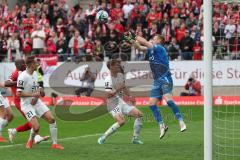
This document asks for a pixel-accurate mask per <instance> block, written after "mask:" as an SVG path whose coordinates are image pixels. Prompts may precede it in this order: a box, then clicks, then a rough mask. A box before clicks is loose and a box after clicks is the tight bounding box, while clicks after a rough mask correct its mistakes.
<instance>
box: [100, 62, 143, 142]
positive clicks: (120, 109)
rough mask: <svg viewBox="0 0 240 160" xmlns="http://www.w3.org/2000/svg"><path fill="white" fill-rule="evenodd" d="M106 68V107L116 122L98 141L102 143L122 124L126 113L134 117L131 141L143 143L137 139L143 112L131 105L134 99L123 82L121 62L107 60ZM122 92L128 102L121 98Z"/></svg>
mask: <svg viewBox="0 0 240 160" xmlns="http://www.w3.org/2000/svg"><path fill="white" fill-rule="evenodd" d="M108 68H109V70H110V75H109V76H108V77H106V79H105V91H106V93H107V94H106V95H107V108H108V111H109V113H110V114H111V115H112V116H113V119H114V120H115V121H116V122H115V123H114V124H113V125H112V126H111V127H110V128H109V129H108V130H107V131H106V132H105V133H104V134H103V135H102V136H101V137H100V138H99V139H98V143H99V144H103V143H104V142H105V140H106V139H107V138H108V137H109V136H110V135H111V134H113V133H114V132H115V131H117V129H118V128H120V127H121V126H123V125H124V124H125V119H124V115H127V116H131V117H135V118H136V119H135V122H134V132H133V139H132V143H133V144H143V142H142V141H140V139H139V134H140V131H141V127H142V116H143V114H142V113H141V112H140V111H139V110H138V109H137V108H136V107H135V106H133V104H134V103H135V100H134V98H133V97H131V96H130V95H129V90H128V89H127V88H126V86H125V84H124V75H123V69H122V67H121V62H120V61H118V60H111V61H109V62H108ZM123 94H124V95H126V96H127V98H128V99H129V103H126V102H125V101H124V100H123ZM130 102H131V104H130Z"/></svg>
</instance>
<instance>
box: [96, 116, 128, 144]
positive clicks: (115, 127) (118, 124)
mask: <svg viewBox="0 0 240 160" xmlns="http://www.w3.org/2000/svg"><path fill="white" fill-rule="evenodd" d="M113 118H114V119H115V121H116V123H114V124H113V125H112V126H111V127H110V128H108V130H107V131H106V132H105V133H104V134H103V135H102V136H101V137H100V138H99V139H98V144H104V142H105V140H106V139H107V137H109V136H110V135H112V134H113V133H115V132H116V131H117V130H118V128H120V127H121V126H123V125H124V124H125V119H124V117H123V115H122V114H116V115H115V116H114V117H113Z"/></svg>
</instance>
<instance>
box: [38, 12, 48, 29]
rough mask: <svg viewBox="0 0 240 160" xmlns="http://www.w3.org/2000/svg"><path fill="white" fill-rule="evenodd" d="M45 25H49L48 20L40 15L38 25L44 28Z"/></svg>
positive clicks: (44, 15) (43, 15)
mask: <svg viewBox="0 0 240 160" xmlns="http://www.w3.org/2000/svg"><path fill="white" fill-rule="evenodd" d="M47 23H48V24H49V20H48V19H47V17H46V14H45V13H42V15H41V19H40V20H39V24H41V25H43V26H45V25H46V24H47Z"/></svg>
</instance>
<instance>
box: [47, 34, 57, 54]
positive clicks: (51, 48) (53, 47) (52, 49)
mask: <svg viewBox="0 0 240 160" xmlns="http://www.w3.org/2000/svg"><path fill="white" fill-rule="evenodd" d="M47 50H48V53H50V54H56V53H57V46H56V44H55V43H54V40H53V37H52V35H50V37H49V38H48V40H47Z"/></svg>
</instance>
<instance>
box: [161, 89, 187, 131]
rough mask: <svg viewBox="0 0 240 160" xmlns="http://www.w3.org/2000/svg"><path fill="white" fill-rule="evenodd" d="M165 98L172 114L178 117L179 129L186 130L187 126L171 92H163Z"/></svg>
mask: <svg viewBox="0 0 240 160" xmlns="http://www.w3.org/2000/svg"><path fill="white" fill-rule="evenodd" d="M164 98H165V100H166V101H167V104H168V106H169V107H170V108H171V110H172V112H173V113H174V116H175V117H176V118H177V119H178V121H179V126H180V131H181V132H184V131H186V129H187V127H186V124H185V123H184V121H183V116H182V114H181V112H180V110H179V107H178V106H177V105H176V104H175V102H174V101H173V99H172V95H171V94H169V93H168V94H165V95H164Z"/></svg>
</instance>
